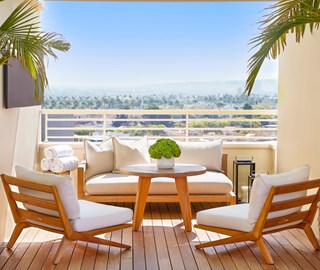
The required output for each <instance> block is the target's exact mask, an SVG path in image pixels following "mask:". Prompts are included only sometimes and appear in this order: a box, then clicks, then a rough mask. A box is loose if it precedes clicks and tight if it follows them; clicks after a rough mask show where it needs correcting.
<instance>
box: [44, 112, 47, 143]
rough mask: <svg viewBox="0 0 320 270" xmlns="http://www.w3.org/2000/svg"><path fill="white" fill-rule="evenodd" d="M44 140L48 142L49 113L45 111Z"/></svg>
mask: <svg viewBox="0 0 320 270" xmlns="http://www.w3.org/2000/svg"><path fill="white" fill-rule="evenodd" d="M44 142H45V143H47V142H48V114H47V113H44Z"/></svg>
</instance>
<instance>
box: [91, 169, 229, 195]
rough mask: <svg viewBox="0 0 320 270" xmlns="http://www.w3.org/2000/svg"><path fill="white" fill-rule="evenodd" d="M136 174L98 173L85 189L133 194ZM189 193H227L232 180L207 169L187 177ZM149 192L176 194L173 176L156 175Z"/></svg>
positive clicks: (94, 191) (96, 193)
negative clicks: (199, 173)
mask: <svg viewBox="0 0 320 270" xmlns="http://www.w3.org/2000/svg"><path fill="white" fill-rule="evenodd" d="M137 186H138V176H129V175H123V174H112V173H107V174H100V175H96V176H94V177H91V178H90V179H88V181H87V182H86V191H87V192H88V193H89V194H91V195H121V194H122V195H124V194H125V195H135V194H136V191H137ZM188 187H189V193H190V194H228V193H229V192H231V191H232V182H231V180H230V179H229V178H228V177H227V176H225V175H224V174H223V173H219V172H212V171H207V172H206V173H205V174H202V175H196V176H190V177H188ZM149 194H159V195H160V194H161V195H164V194H168V195H170V194H177V191H176V185H175V181H174V179H173V178H165V177H158V178H153V179H152V180H151V184H150V189H149Z"/></svg>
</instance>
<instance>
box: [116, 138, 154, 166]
mask: <svg viewBox="0 0 320 270" xmlns="http://www.w3.org/2000/svg"><path fill="white" fill-rule="evenodd" d="M112 139H113V147H114V172H119V170H120V168H121V167H124V166H128V165H133V164H143V163H148V164H149V163H151V159H150V155H149V152H148V139H147V137H143V138H142V139H140V140H138V141H122V140H119V139H117V138H115V137H113V138H112Z"/></svg>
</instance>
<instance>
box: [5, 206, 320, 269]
mask: <svg viewBox="0 0 320 270" xmlns="http://www.w3.org/2000/svg"><path fill="white" fill-rule="evenodd" d="M118 205H124V206H127V207H132V204H129V203H128V204H118ZM212 206H214V205H213V204H212V205H210V204H209V203H203V204H201V203H193V204H192V208H193V215H194V216H195V212H196V211H199V210H201V209H205V208H209V207H212ZM105 237H107V238H111V239H112V240H115V241H121V240H122V242H123V243H126V244H130V245H132V249H131V250H127V251H122V252H121V251H120V250H119V249H117V248H110V247H107V246H101V245H95V244H88V243H85V242H76V243H74V245H72V246H70V248H69V249H68V250H67V252H65V254H64V255H63V257H62V259H61V261H60V263H59V264H58V265H57V266H54V265H53V264H52V259H53V255H54V253H55V251H56V249H57V247H58V244H59V240H57V239H59V238H61V236H60V235H57V234H53V233H48V232H45V231H42V230H38V229H32V228H31V229H28V230H25V232H23V233H22V234H21V236H20V238H19V240H18V241H17V243H16V244H15V246H14V248H13V249H12V250H7V249H6V248H5V247H4V246H5V243H3V244H2V245H1V246H0V269H8V270H12V269H23V270H25V269H45V270H47V269H85V270H87V269H139V270H140V269H164V270H168V269H191V270H194V269H201V270H202V269H227V270H232V269H255V270H256V269H281V270H283V269H320V252H319V251H314V250H313V248H312V246H311V244H310V243H309V242H308V240H307V238H306V236H305V235H304V233H303V232H302V231H299V230H296V229H294V230H289V231H284V232H281V233H275V234H272V235H268V236H266V237H265V239H266V241H267V244H268V246H269V248H270V251H271V254H272V256H273V258H274V261H275V264H274V265H273V266H270V265H266V264H265V262H264V260H263V258H262V256H261V254H260V253H259V250H258V248H257V246H256V245H255V244H254V243H252V242H245V243H244V242H243V243H238V244H230V245H225V246H218V247H215V248H207V249H205V250H197V249H195V248H194V245H195V244H197V243H199V242H204V241H207V240H209V239H215V238H219V237H221V235H218V234H215V233H210V232H206V231H203V230H198V229H194V230H193V231H192V232H189V233H186V232H185V231H184V230H183V227H182V223H181V216H180V210H179V205H178V204H175V203H150V204H147V208H146V212H145V216H144V220H143V224H142V227H141V228H140V231H138V232H132V230H131V229H130V228H129V229H125V230H123V231H118V232H114V233H112V234H107V235H106V236H105ZM222 237H223V236H222Z"/></svg>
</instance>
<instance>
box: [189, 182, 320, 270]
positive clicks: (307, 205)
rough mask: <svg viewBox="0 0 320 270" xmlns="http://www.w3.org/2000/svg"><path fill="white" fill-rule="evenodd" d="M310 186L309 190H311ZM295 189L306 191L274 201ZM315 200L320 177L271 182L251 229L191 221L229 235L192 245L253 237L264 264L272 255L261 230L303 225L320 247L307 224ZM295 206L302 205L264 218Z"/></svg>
mask: <svg viewBox="0 0 320 270" xmlns="http://www.w3.org/2000/svg"><path fill="white" fill-rule="evenodd" d="M314 189H315V190H314ZM310 190H313V192H312V191H310ZM298 191H307V195H306V196H303V197H299V198H296V199H289V200H285V201H279V202H274V197H275V196H276V195H283V194H289V193H292V192H298ZM319 201H320V179H316V180H310V181H306V182H300V183H295V184H286V185H280V186H273V187H272V188H271V190H270V192H269V195H268V197H267V199H266V202H265V204H264V207H263V209H262V211H261V213H260V215H259V218H258V220H257V222H256V224H255V226H254V228H253V230H252V231H251V232H243V231H237V230H231V229H226V228H219V227H212V226H205V225H198V224H197V225H195V227H197V228H200V229H204V230H208V231H214V232H217V233H221V234H225V235H229V236H231V237H228V238H224V239H220V240H217V241H212V242H208V243H203V244H199V245H196V248H203V247H209V246H217V245H225V244H230V243H236V242H242V241H255V242H256V243H257V244H258V246H259V248H260V250H261V252H262V255H263V257H264V258H265V260H266V262H267V263H268V264H273V263H274V262H273V259H272V257H271V255H270V252H269V251H268V248H267V246H266V244H265V242H264V240H263V237H262V236H263V235H265V234H270V233H275V232H279V231H282V230H287V229H293V228H298V229H303V230H304V231H305V233H306V235H307V237H308V239H309V240H310V242H311V244H312V246H313V247H314V249H320V246H319V242H318V240H317V238H316V237H315V235H314V233H313V231H312V228H311V224H312V222H313V219H314V217H315V215H316V212H317V209H318V207H317V204H318V202H319ZM299 206H303V208H302V209H301V211H298V212H295V213H292V214H288V215H284V216H279V217H274V218H268V215H269V214H270V213H272V212H276V211H280V210H286V209H290V208H293V207H299Z"/></svg>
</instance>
